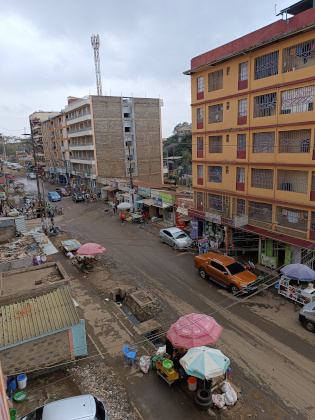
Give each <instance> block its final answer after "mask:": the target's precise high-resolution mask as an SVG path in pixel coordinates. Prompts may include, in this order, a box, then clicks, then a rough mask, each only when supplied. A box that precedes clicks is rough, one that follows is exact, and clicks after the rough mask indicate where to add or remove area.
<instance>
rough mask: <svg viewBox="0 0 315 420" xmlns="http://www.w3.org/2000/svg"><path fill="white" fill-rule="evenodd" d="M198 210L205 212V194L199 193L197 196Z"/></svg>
mask: <svg viewBox="0 0 315 420" xmlns="http://www.w3.org/2000/svg"><path fill="white" fill-rule="evenodd" d="M195 199H196V207H197V210H200V211H203V193H202V192H197V193H196V195H195Z"/></svg>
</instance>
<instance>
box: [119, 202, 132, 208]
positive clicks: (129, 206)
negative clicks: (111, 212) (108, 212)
mask: <svg viewBox="0 0 315 420" xmlns="http://www.w3.org/2000/svg"><path fill="white" fill-rule="evenodd" d="M131 207H132V206H131V204H130V203H127V202H126V201H124V202H123V203H120V204H118V206H117V208H118V209H119V210H127V209H130V208H131Z"/></svg>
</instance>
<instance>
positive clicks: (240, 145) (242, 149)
mask: <svg viewBox="0 0 315 420" xmlns="http://www.w3.org/2000/svg"><path fill="white" fill-rule="evenodd" d="M237 158H238V159H245V158H246V134H238V135H237Z"/></svg>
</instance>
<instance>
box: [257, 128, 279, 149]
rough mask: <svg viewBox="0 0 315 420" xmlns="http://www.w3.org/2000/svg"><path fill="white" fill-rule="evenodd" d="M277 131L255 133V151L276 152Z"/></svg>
mask: <svg viewBox="0 0 315 420" xmlns="http://www.w3.org/2000/svg"><path fill="white" fill-rule="evenodd" d="M274 150H275V132H274V131H270V132H266V133H254V135H253V153H274Z"/></svg>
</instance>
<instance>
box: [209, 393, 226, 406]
mask: <svg viewBox="0 0 315 420" xmlns="http://www.w3.org/2000/svg"><path fill="white" fill-rule="evenodd" d="M212 401H213V404H214V405H216V406H217V407H219V408H223V407H224V406H225V399H224V395H221V394H212Z"/></svg>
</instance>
